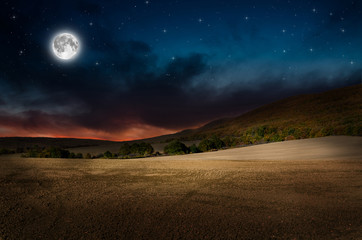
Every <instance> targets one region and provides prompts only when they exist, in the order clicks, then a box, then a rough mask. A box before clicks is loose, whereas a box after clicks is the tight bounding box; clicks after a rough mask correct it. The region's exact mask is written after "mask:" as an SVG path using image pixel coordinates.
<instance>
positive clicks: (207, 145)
mask: <svg viewBox="0 0 362 240" xmlns="http://www.w3.org/2000/svg"><path fill="white" fill-rule="evenodd" d="M199 149H200V150H201V151H202V152H207V151H210V150H211V149H215V146H214V145H213V142H211V141H210V140H209V139H204V140H202V141H201V142H200V143H199Z"/></svg>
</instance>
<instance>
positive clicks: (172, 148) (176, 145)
mask: <svg viewBox="0 0 362 240" xmlns="http://www.w3.org/2000/svg"><path fill="white" fill-rule="evenodd" d="M164 152H165V153H166V154H170V155H179V154H187V153H189V149H188V148H187V147H186V145H185V144H183V143H182V142H180V141H178V140H174V141H172V142H170V143H169V144H168V145H166V146H165V148H164Z"/></svg>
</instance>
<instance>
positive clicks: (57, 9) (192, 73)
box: [0, 0, 362, 140]
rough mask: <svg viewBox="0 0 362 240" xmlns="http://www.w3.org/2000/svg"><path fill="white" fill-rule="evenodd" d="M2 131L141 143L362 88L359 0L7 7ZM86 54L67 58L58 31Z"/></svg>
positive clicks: (0, 75)
mask: <svg viewBox="0 0 362 240" xmlns="http://www.w3.org/2000/svg"><path fill="white" fill-rule="evenodd" d="M0 8H1V10H0V13H1V19H0V20H1V32H0V43H1V44H0V51H1V53H2V56H3V61H2V64H1V66H0V84H1V85H0V90H1V95H0V136H15V135H21V136H69V137H92V138H103V139H117V140H121V139H135V138H143V137H150V136H156V135H160V134H165V133H171V132H175V131H178V130H182V129H185V128H190V127H195V126H200V125H202V124H204V123H206V122H208V121H210V120H213V119H217V118H220V117H225V116H235V115H238V114H241V113H243V112H245V111H248V110H251V109H253V108H255V107H257V106H260V105H263V104H266V103H270V102H272V101H275V100H277V99H281V98H284V97H287V96H292V95H295V94H301V93H311V92H317V91H324V90H328V89H331V88H336V87H341V86H346V85H351V84H357V83H361V67H362V54H361V53H362V44H361V39H362V17H361V16H362V2H361V1H357V0H355V1H293V0H290V1H286V0H285V1H282V0H280V1H276V0H270V1H181V0H180V1H156V0H155V1H152V0H150V1H89V0H84V1H62V2H51V1H32V2H29V1H2V2H1V6H0ZM60 32H71V33H73V34H75V35H76V36H77V37H78V38H79V41H80V45H81V52H80V53H79V56H78V57H77V58H76V59H74V60H72V61H69V62H64V61H63V62H62V61H58V60H57V59H56V58H55V57H54V56H53V55H52V53H51V51H50V48H49V46H50V42H51V40H52V38H53V37H54V36H55V34H57V33H60Z"/></svg>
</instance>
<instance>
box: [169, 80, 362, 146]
mask: <svg viewBox="0 0 362 240" xmlns="http://www.w3.org/2000/svg"><path fill="white" fill-rule="evenodd" d="M212 135H217V136H220V137H225V136H233V137H241V138H243V139H244V140H245V138H251V140H259V139H261V138H264V139H265V140H267V141H269V140H271V141H273V140H275V141H278V140H284V139H285V138H288V137H289V138H291V139H293V138H296V139H299V138H309V137H322V136H329V135H352V136H361V135H362V85H361V84H358V85H354V86H349V87H344V88H339V89H335V90H330V91H327V92H323V93H317V94H305V95H298V96H293V97H289V98H286V99H283V100H280V101H277V102H274V103H271V104H268V105H265V106H262V107H260V108H257V109H255V110H253V111H250V112H248V113H245V114H243V115H241V116H238V117H235V118H227V119H220V120H217V121H213V122H210V123H208V124H206V125H205V126H203V127H201V128H198V129H192V130H185V131H182V132H179V133H176V134H174V135H169V139H171V138H178V139H181V140H193V139H203V138H207V137H210V136H212ZM246 141H247V139H246Z"/></svg>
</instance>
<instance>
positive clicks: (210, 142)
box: [199, 136, 225, 152]
mask: <svg viewBox="0 0 362 240" xmlns="http://www.w3.org/2000/svg"><path fill="white" fill-rule="evenodd" d="M223 147H225V143H224V142H223V141H222V140H221V139H220V138H219V137H217V136H212V137H211V138H210V139H204V140H202V141H201V142H200V143H199V149H200V150H201V151H203V152H207V151H210V150H213V149H221V148H223Z"/></svg>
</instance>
